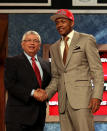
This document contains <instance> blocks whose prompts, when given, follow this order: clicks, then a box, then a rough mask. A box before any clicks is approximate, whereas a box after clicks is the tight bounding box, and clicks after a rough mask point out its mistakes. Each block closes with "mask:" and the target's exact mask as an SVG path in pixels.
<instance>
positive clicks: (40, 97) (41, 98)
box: [33, 88, 48, 102]
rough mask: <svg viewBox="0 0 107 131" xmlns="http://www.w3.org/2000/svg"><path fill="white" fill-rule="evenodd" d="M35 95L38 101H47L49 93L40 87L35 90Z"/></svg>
mask: <svg viewBox="0 0 107 131" xmlns="http://www.w3.org/2000/svg"><path fill="white" fill-rule="evenodd" d="M33 97H34V98H35V99H36V100H38V101H41V102H43V101H45V100H46V99H47V98H48V95H47V93H46V91H45V90H43V89H40V88H38V89H37V90H35V91H34V94H33Z"/></svg>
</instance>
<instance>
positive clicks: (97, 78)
mask: <svg viewBox="0 0 107 131" xmlns="http://www.w3.org/2000/svg"><path fill="white" fill-rule="evenodd" d="M85 51H86V56H87V59H88V63H89V67H90V72H91V76H92V79H93V83H94V89H93V93H92V98H98V99H102V95H103V88H104V74H103V69H102V63H101V60H100V56H99V51H98V49H97V47H96V41H95V39H94V37H93V36H90V37H89V39H88V42H87V44H86V46H85Z"/></svg>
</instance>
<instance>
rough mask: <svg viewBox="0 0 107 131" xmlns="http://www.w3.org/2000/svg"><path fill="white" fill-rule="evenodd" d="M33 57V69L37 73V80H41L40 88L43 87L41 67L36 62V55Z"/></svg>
mask: <svg viewBox="0 0 107 131" xmlns="http://www.w3.org/2000/svg"><path fill="white" fill-rule="evenodd" d="M31 59H32V67H33V70H34V72H35V75H36V78H37V80H38V82H39V86H40V88H41V84H42V81H41V76H40V71H39V68H38V66H37V64H36V62H35V57H32V58H31Z"/></svg>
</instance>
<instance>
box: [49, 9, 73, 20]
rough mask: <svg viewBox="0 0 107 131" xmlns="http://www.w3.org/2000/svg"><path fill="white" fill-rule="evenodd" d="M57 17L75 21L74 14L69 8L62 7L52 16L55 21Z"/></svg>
mask: <svg viewBox="0 0 107 131" xmlns="http://www.w3.org/2000/svg"><path fill="white" fill-rule="evenodd" d="M57 18H67V19H69V20H71V21H73V22H74V15H73V14H72V12H70V11H69V10H67V9H60V10H58V11H57V12H56V14H54V15H53V16H51V17H50V19H51V20H52V21H55V20H56V19H57Z"/></svg>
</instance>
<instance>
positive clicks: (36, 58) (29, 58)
mask: <svg viewBox="0 0 107 131" xmlns="http://www.w3.org/2000/svg"><path fill="white" fill-rule="evenodd" d="M24 54H25V56H26V57H27V58H28V60H31V58H32V57H31V56H29V55H28V54H27V53H26V52H25V51H24ZM34 57H35V60H36V61H38V57H37V54H36V55H35V56H34Z"/></svg>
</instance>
